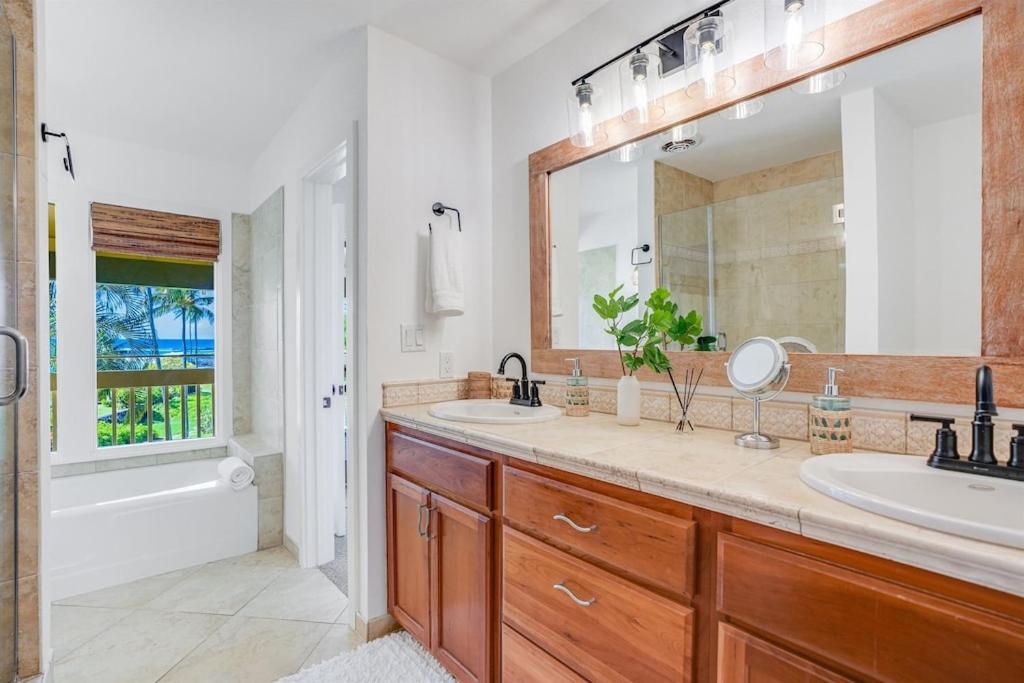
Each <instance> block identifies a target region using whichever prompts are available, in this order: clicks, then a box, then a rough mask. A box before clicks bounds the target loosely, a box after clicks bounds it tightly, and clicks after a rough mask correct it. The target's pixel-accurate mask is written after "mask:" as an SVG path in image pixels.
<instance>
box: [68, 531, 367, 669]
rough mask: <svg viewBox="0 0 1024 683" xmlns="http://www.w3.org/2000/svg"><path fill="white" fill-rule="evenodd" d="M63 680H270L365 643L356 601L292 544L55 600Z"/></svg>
mask: <svg viewBox="0 0 1024 683" xmlns="http://www.w3.org/2000/svg"><path fill="white" fill-rule="evenodd" d="M52 609H53V613H52V615H53V620H52V623H53V646H54V655H53V660H54V662H55V670H54V672H53V678H54V680H55V681H56V683H88V682H90V681H97V682H98V681H102V682H103V683H110V682H113V681H124V682H126V683H127V682H131V683H154V682H155V681H157V680H161V681H198V680H211V681H214V680H216V681H226V680H244V681H252V682H254V683H255V682H258V681H266V682H268V683H269V682H271V681H275V680H277V679H278V678H279V677H281V676H286V675H288V674H291V673H293V672H295V671H297V670H299V669H301V668H306V667H309V666H313V665H314V664H317V663H319V662H321V661H323V660H324V659H328V658H330V657H333V656H335V655H337V654H340V653H341V652H344V651H347V650H351V649H353V648H355V647H357V646H358V645H359V644H360V643H361V641H360V639H359V638H358V637H357V636H356V634H355V632H354V631H352V629H350V628H349V626H348V625H347V622H348V619H349V616H350V615H349V607H348V600H347V599H346V598H345V596H344V595H343V594H342V593H341V592H340V591H339V590H338V589H337V588H336V587H335V586H334V585H333V584H332V583H331V582H330V581H328V580H327V579H326V578H325V577H323V575H321V574H320V572H319V571H318V570H316V569H301V568H299V567H298V563H297V562H296V561H295V559H294V558H293V557H292V556H291V555H290V554H289V553H288V552H287V551H286V550H284V549H283V548H276V549H274V550H266V551H260V552H256V553H253V554H250V555H243V556H241V557H236V558H231V559H228V560H222V561H220V562H213V563H210V564H206V565H200V566H198V567H190V568H188V569H183V570H180V571H177V572H171V573H170V574H163V575H161V576H154V577H150V578H147V579H141V580H139V581H135V582H132V583H129V584H125V585H122V586H114V587H111V588H106V589H104V590H101V591H96V592H94V593H87V594H85V595H78V596H74V597H70V598H65V599H64V600H61V601H59V602H58V603H57V604H55V605H54V606H53V608H52Z"/></svg>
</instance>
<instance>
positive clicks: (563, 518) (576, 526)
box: [551, 513, 597, 534]
mask: <svg viewBox="0 0 1024 683" xmlns="http://www.w3.org/2000/svg"><path fill="white" fill-rule="evenodd" d="M551 519H556V520H558V521H559V522H565V523H566V524H568V525H569V526H571V527H572V528H573V529H575V530H576V531H578V532H580V533H581V534H589V533H590V532H591V531H597V525H596V524H591V525H590V526H580V525H579V524H577V523H576V522H574V521H572V520H571V519H569V518H568V517H567V516H565V515H563V514H562V513H558V514H557V515H555V516H554V517H552V518H551Z"/></svg>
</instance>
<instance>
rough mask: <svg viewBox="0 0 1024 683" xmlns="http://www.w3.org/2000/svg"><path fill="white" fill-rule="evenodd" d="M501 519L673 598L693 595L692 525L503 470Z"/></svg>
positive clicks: (553, 482)
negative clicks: (651, 586)
mask: <svg viewBox="0 0 1024 683" xmlns="http://www.w3.org/2000/svg"><path fill="white" fill-rule="evenodd" d="M503 479H504V485H505V493H504V496H503V499H504V506H505V511H504V516H505V518H506V519H507V520H509V521H511V522H512V523H514V524H515V525H517V526H519V527H520V528H522V529H525V530H527V531H528V532H529V533H530V534H531V535H534V536H537V537H539V538H541V539H544V540H545V541H548V542H549V543H552V544H553V545H555V546H560V547H561V548H563V549H566V550H571V551H572V552H573V553H574V554H579V555H582V556H585V557H587V558H588V559H592V560H594V561H596V562H597V563H598V564H601V565H603V566H606V567H609V568H614V570H615V571H621V572H623V573H625V574H626V575H628V576H630V577H631V578H634V579H636V580H638V581H641V582H645V583H649V584H650V585H653V586H657V587H659V588H663V589H665V590H667V591H670V592H672V593H675V594H678V595H684V596H690V595H692V594H693V573H694V572H693V567H694V559H693V558H694V530H695V523H694V522H692V521H689V520H683V519H678V518H676V517H670V516H669V515H666V514H663V513H661V512H655V511H653V510H648V509H646V508H642V507H638V506H636V505H632V504H630V503H626V502H623V501H619V500H616V499H614V498H609V497H608V496H604V495H601V494H599V493H593V492H591V491H586V490H584V489H580V488H577V487H575V486H570V485H569V484H563V483H561V482H558V481H554V480H553V479H547V478H545V477H540V476H537V475H535V474H531V473H528V472H523V471H521V470H516V469H513V468H511V467H506V468H505V471H504V477H503Z"/></svg>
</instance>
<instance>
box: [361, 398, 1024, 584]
mask: <svg viewBox="0 0 1024 683" xmlns="http://www.w3.org/2000/svg"><path fill="white" fill-rule="evenodd" d="M429 408H430V406H429V405H410V406H402V407H396V408H384V409H382V410H381V411H380V412H381V416H382V417H383V418H384V420H386V421H388V422H394V423H396V424H400V425H404V426H406V427H410V428H412V429H418V430H421V431H424V432H428V433H431V434H435V435H437V436H443V437H445V438H448V439H452V440H453V441H459V442H462V443H467V444H471V445H474V446H478V447H480V448H484V449H486V450H490V451H494V452H497V453H502V454H505V455H508V456H511V457H515V458H520V459H523V460H529V461H530V462H536V463H539V464H541V465H546V466H548V467H553V468H555V469H560V470H565V471H567V472H574V473H576V474H582V475H584V476H587V477H591V478H593V479H599V480H602V481H607V482H610V483H612V484H618V485H620V486H624V487H626V488H631V489H637V490H640V491H644V492H646V493H651V494H654V495H658V496H662V497H664V498H670V499H672V500H678V501H681V502H684V503H688V504H690V505H694V506H696V507H701V508H704V509H707V510H713V511H715V512H720V513H722V514H726V515H731V516H734V517H740V518H742V519H747V520H750V521H754V522H758V523H761V524H765V525H767V526H772V527H777V528H780V529H785V530H787V531H791V532H793V533H798V534H801V535H803V536H806V537H808V538H814V539H817V540H820V541H825V542H828V543H833V544H835V545H839V546H844V547H846V548H853V549H855V550H860V551H863V552H866V553H870V554H872V555H876V556H879V557H884V558H888V559H891V560H895V561H897V562H902V563H904V564H909V565H912V566H915V567H920V568H922V569H928V570H931V571H934V572H937V573H939V574H945V575H947V576H952V577H956V578H958V579H963V580H964V581H969V582H971V583H976V584H979V585H982V586H988V587H990V588H995V589H997V590H1001V591H1005V592H1008V593H1013V594H1015V595H1019V596H1022V597H1024V550H1019V549H1015V548H1009V547H1006V546H1001V545H996V544H993V543H987V542H983V541H974V540H971V539H967V538H962V537H960V536H954V535H951V534H947V533H943V532H939V531H932V530H930V529H924V528H921V527H917V526H914V525H912V524H907V523H904V522H900V521H897V520H894V519H889V518H887V517H882V516H880V515H876V514H874V513H871V512H866V511H864V510H861V509H859V508H855V507H852V506H850V505H846V504H844V503H840V502H839V501H837V500H833V499H832V498H829V497H828V496H826V495H824V494H821V493H818V492H817V491H815V490H814V489H812V488H810V487H809V486H807V485H806V484H804V483H803V482H802V481H800V474H799V470H800V463H802V462H803V461H804V460H806V459H807V458H809V457H811V452H810V449H809V447H808V445H807V443H806V442H802V441H789V440H783V441H782V444H781V447H780V448H778V449H776V450H769V451H756V450H750V449H744V448H740V447H738V446H736V445H735V444H734V443H733V437H734V436H735V435H734V434H733V432H729V431H723V430H717V429H708V428H700V427H698V428H697V431H696V432H695V433H691V432H688V433H687V434H685V435H680V434H678V433H676V432H675V425H674V424H671V423H667V422H655V421H650V420H643V421H642V422H641V424H640V425H639V426H637V427H621V426H619V425H618V424H616V422H615V416H614V415H603V414H597V413H592V414H591V415H590V416H589V417H585V418H573V417H563V418H561V419H559V420H556V421H552V422H545V423H541V424H528V425H493V424H475V423H467V422H450V421H448V420H440V419H438V418H435V417H432V416H431V415H430V414H429V412H428V410H429ZM905 457H908V458H916V457H918V456H913V455H908V456H905ZM921 459H922V460H923V458H921Z"/></svg>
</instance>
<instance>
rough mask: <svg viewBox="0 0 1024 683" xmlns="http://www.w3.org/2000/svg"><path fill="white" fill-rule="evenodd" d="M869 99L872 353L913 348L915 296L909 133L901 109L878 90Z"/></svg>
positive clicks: (912, 194)
mask: <svg viewBox="0 0 1024 683" xmlns="http://www.w3.org/2000/svg"><path fill="white" fill-rule="evenodd" d="M874 104H875V126H874V128H875V139H874V141H873V143H874V146H875V163H876V166H875V180H876V183H877V188H876V199H877V202H878V204H877V212H878V213H877V219H878V224H877V225H878V245H877V246H878V254H877V258H878V301H877V302H876V303H875V307H876V308H875V309H874V310H877V312H878V352H879V353H896V354H910V353H913V352H914V302H915V298H916V297H915V296H914V295H913V293H914V269H913V266H912V264H913V259H914V230H913V227H912V226H913V225H914V134H913V128H912V127H911V126H910V124H909V123H908V122H907V121H906V119H904V118H903V116H902V115H901V113H900V112H898V111H897V110H895V109H894V108H893V107H892V106H891V105H890V104H889V103H888V102H887V101H886V99H885V98H884V97H882V96H881V95H880V94H879V93H878V92H876V93H875V97H874ZM844 147H845V141H844ZM848 234H849V233H848ZM850 262H851V261H850V260H849V259H848V260H847V263H850ZM850 284H851V283H849V282H848V283H847V287H846V289H847V291H849V290H850ZM847 329H849V325H847Z"/></svg>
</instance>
